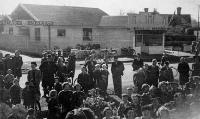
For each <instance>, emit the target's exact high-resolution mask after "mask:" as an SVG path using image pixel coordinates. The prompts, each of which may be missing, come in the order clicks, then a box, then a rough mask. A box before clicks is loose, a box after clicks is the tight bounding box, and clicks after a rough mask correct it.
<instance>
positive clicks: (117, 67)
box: [111, 56, 124, 97]
mask: <svg viewBox="0 0 200 119" xmlns="http://www.w3.org/2000/svg"><path fill="white" fill-rule="evenodd" d="M123 71H124V64H123V63H122V62H121V61H118V57H117V56H115V57H114V62H113V63H112V66H111V72H112V76H113V84H114V91H115V94H116V95H117V96H118V97H121V94H122V79H121V76H122V75H123Z"/></svg>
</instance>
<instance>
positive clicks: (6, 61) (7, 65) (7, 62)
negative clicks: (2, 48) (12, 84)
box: [3, 54, 13, 75]
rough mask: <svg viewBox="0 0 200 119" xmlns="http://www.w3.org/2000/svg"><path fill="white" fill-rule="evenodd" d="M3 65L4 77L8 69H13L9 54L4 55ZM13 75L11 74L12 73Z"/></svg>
mask: <svg viewBox="0 0 200 119" xmlns="http://www.w3.org/2000/svg"><path fill="white" fill-rule="evenodd" d="M3 62H4V63H3V64H4V75H6V74H7V71H8V69H11V70H12V69H13V60H12V57H11V56H10V54H6V55H5V58H4V59H3ZM12 73H13V72H12Z"/></svg>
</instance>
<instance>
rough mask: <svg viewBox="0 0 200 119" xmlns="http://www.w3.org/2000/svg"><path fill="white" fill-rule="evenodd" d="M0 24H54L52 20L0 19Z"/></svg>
mask: <svg viewBox="0 0 200 119" xmlns="http://www.w3.org/2000/svg"><path fill="white" fill-rule="evenodd" d="M0 25H33V26H49V25H53V22H52V21H0Z"/></svg>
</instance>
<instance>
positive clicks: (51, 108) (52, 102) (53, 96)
mask: <svg viewBox="0 0 200 119" xmlns="http://www.w3.org/2000/svg"><path fill="white" fill-rule="evenodd" d="M49 96H50V99H49V101H48V116H47V119H59V105H58V100H57V91H56V90H51V91H50V92H49Z"/></svg>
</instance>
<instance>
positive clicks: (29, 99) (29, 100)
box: [22, 82, 35, 109]
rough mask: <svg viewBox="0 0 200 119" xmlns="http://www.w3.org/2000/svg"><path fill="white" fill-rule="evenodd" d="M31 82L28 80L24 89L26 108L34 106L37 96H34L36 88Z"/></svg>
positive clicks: (23, 95)
mask: <svg viewBox="0 0 200 119" xmlns="http://www.w3.org/2000/svg"><path fill="white" fill-rule="evenodd" d="M30 84H31V83H29V82H26V83H25V85H26V86H25V88H24V89H23V90H22V99H23V105H24V106H25V108H27V109H28V108H30V107H32V108H33V105H34V101H35V96H34V93H35V92H34V88H33V87H32V86H30Z"/></svg>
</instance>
